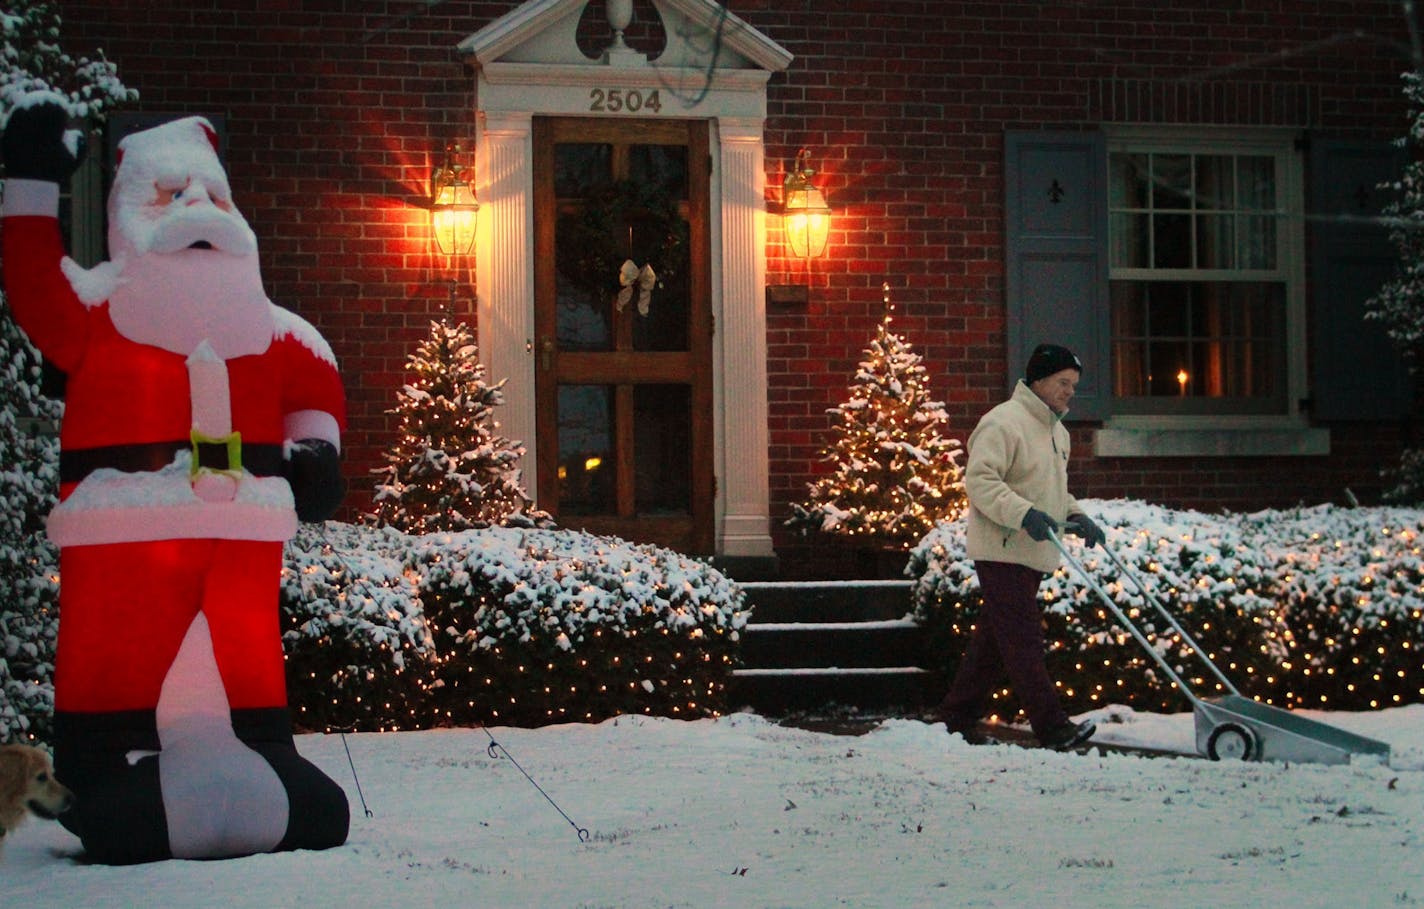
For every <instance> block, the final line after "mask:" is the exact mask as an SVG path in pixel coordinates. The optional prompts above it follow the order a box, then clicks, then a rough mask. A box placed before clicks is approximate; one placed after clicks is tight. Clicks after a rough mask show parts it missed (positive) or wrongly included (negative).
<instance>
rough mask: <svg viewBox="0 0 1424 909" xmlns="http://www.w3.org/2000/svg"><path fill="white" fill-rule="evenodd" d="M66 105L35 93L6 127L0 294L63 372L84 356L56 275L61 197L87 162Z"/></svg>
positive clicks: (80, 315)
mask: <svg viewBox="0 0 1424 909" xmlns="http://www.w3.org/2000/svg"><path fill="white" fill-rule="evenodd" d="M62 101H63V98H61V97H60V96H59V95H57V94H54V93H51V92H34V93H31V94H29V95H26V96H25V97H23V98H21V99H20V102H19V103H18V104H17V105H16V107H15V109H14V111H13V112H12V113H11V114H10V117H9V119H8V120H7V122H6V123H5V125H4V139H3V151H4V155H5V206H4V217H5V229H4V251H3V257H4V260H5V261H6V262H23V263H27V264H26V267H24V268H9V269H6V274H5V290H6V295H7V298H8V301H9V303H10V308H11V310H12V311H13V312H14V314H15V320H16V321H17V322H19V324H20V326H21V327H22V328H24V330H25V333H26V334H28V335H29V337H30V340H31V341H33V342H34V344H35V346H36V347H38V348H39V349H40V351H41V352H42V353H43V354H44V355H45V356H46V357H48V358H49V359H50V360H51V361H53V362H54V363H55V364H56V365H57V366H59V368H60V369H63V370H66V371H68V370H70V369H71V368H72V367H73V366H74V364H75V363H77V362H78V361H79V359H80V358H81V357H82V356H83V351H84V345H85V330H86V324H87V318H86V312H85V307H84V305H83V304H82V303H80V302H79V299H78V297H77V296H76V295H75V293H74V289H73V287H72V286H71V285H70V283H69V280H68V279H67V278H66V277H65V275H64V272H63V271H62V270H61V267H60V263H61V262H62V261H63V259H64V241H63V239H62V238H61V236H60V232H59V191H60V186H61V184H63V183H65V182H66V181H68V180H69V177H70V175H71V174H73V173H74V171H75V169H76V168H78V167H79V162H80V161H81V160H83V156H84V142H83V134H82V133H80V132H79V131H78V130H71V129H68V121H69V115H68V113H66V111H65V109H64V107H63V106H62Z"/></svg>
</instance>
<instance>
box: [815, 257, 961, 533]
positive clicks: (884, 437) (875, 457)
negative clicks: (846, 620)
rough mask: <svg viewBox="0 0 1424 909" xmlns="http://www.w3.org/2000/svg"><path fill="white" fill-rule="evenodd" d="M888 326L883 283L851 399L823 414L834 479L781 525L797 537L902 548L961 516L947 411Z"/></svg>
mask: <svg viewBox="0 0 1424 909" xmlns="http://www.w3.org/2000/svg"><path fill="white" fill-rule="evenodd" d="M891 319H892V312H891V306H890V287H889V285H888V284H887V285H885V318H884V319H882V320H881V322H880V325H879V327H878V328H877V329H876V333H875V340H874V341H872V342H871V344H870V347H868V348H867V349H866V351H865V353H866V356H867V359H865V360H863V361H861V363H860V367H859V369H857V371H856V374H855V380H854V381H853V383H852V384H851V386H850V399H849V400H848V401H846V402H845V403H843V404H841V405H839V406H837V407H833V408H831V409H829V410H828V411H827V413H832V414H836V415H837V416H838V417H839V418H840V422H839V424H838V425H836V427H835V429H834V431H835V439H834V441H833V442H832V444H831V445H830V446H828V447H827V448H825V449H824V450H823V451H822V459H823V460H825V461H828V462H830V463H832V464H834V465H835V469H834V472H832V473H831V474H830V475H829V476H825V477H822V478H821V479H819V480H816V481H815V482H813V483H811V484H809V487H808V488H809V492H810V498H809V500H808V501H807V502H806V503H805V504H802V505H792V517H791V518H790V519H789V520H788V521H787V524H788V525H790V526H793V527H797V528H799V529H801V531H802V532H803V533H806V532H810V531H812V530H820V531H823V532H826V533H833V534H843V535H846V536H849V537H861V538H865V539H867V540H870V541H873V542H875V543H876V544H878V545H881V546H893V547H896V548H899V549H905V548H908V547H909V546H911V545H913V544H914V543H915V542H916V541H917V540H919V539H920V538H921V537H922V536H924V535H925V534H926V533H928V532H929V530H930V529H931V528H932V527H934V526H935V524H937V523H939V522H940V521H947V520H953V519H955V518H958V517H959V515H960V514H961V513H962V512H963V510H964V501H965V500H964V481H963V471H962V469H961V468H960V465H959V458H960V456H961V454H962V453H963V449H962V447H961V446H960V443H959V441H958V440H957V439H947V438H945V437H944V436H942V435H940V430H941V429H942V428H943V427H944V426H945V425H946V424H947V423H948V417H947V416H946V414H945V412H944V404H943V403H942V402H940V401H935V400H932V399H931V398H930V393H929V378H928V373H927V371H926V370H925V367H924V366H923V365H922V364H921V357H920V355H919V354H917V353H915V352H914V351H913V350H912V349H911V348H910V345H909V343H907V342H906V341H905V340H904V339H903V338H901V337H900V336H899V335H897V334H895V332H893V331H891V330H890V323H891Z"/></svg>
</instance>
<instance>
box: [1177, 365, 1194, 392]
mask: <svg viewBox="0 0 1424 909" xmlns="http://www.w3.org/2000/svg"><path fill="white" fill-rule="evenodd" d="M1189 378H1191V377H1190V376H1188V375H1187V371H1186V370H1185V369H1179V370H1177V386H1178V387H1179V388H1181V390H1182V391H1181V394H1182V397H1184V398H1185V397H1186V396H1187V379H1189Z"/></svg>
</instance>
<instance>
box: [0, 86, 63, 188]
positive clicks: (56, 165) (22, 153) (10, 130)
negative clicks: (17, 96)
mask: <svg viewBox="0 0 1424 909" xmlns="http://www.w3.org/2000/svg"><path fill="white" fill-rule="evenodd" d="M68 126H69V114H68V113H66V112H65V110H64V108H62V107H60V106H59V105H58V104H55V103H53V102H51V101H43V102H41V103H39V104H36V105H34V106H32V107H19V108H16V109H15V110H14V112H13V113H11V114H10V119H9V121H8V122H7V123H6V124H5V136H4V139H3V140H0V150H3V151H4V154H5V176H6V177H19V178H21V179H26V180H47V181H48V182H50V183H64V182H66V181H68V180H69V177H70V175H71V174H73V173H74V171H75V170H77V169H78V168H79V162H80V161H83V160H84V134H83V133H82V132H79V131H75V133H74V135H75V137H76V139H77V143H76V145H75V148H74V150H73V151H70V149H69V147H68V146H66V145H65V144H64V135H65V132H66V131H67V129H68Z"/></svg>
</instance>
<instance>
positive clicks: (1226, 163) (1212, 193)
mask: <svg viewBox="0 0 1424 909" xmlns="http://www.w3.org/2000/svg"><path fill="white" fill-rule="evenodd" d="M1235 160H1236V159H1235V158H1232V157H1231V156H1229V155H1197V157H1196V170H1197V187H1196V189H1197V194H1196V207H1197V208H1198V209H1204V210H1212V211H1219V210H1221V209H1229V208H1235V207H1236V180H1235V177H1234V175H1233V174H1234V171H1235V166H1234V165H1235Z"/></svg>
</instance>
